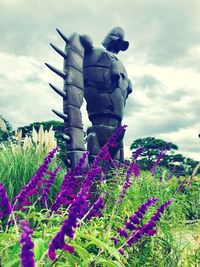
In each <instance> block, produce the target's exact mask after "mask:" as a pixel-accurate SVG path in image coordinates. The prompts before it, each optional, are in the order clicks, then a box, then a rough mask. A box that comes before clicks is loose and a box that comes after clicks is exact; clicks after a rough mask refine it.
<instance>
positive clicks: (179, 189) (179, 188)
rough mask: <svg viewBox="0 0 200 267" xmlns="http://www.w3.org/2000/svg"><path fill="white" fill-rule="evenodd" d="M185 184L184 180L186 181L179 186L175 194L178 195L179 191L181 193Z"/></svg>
mask: <svg viewBox="0 0 200 267" xmlns="http://www.w3.org/2000/svg"><path fill="white" fill-rule="evenodd" d="M185 183H186V179H184V180H183V181H182V183H181V184H180V185H179V187H178V188H177V190H176V192H175V194H176V193H178V192H179V191H181V189H182V188H183V186H184V184H185Z"/></svg>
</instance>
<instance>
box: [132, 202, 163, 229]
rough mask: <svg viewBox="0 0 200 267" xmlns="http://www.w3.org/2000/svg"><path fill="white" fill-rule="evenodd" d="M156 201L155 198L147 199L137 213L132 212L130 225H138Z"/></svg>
mask: <svg viewBox="0 0 200 267" xmlns="http://www.w3.org/2000/svg"><path fill="white" fill-rule="evenodd" d="M157 201H158V199H157V198H156V197H152V198H149V199H148V200H147V201H146V202H145V203H143V204H142V205H141V206H140V207H139V208H138V210H137V211H135V212H134V214H133V216H130V217H129V220H130V223H133V224H140V220H141V219H142V218H143V217H144V215H145V214H146V212H147V209H148V208H149V207H150V206H152V205H154V204H155V203H156V202H157Z"/></svg>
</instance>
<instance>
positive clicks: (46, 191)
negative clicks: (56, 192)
mask: <svg viewBox="0 0 200 267" xmlns="http://www.w3.org/2000/svg"><path fill="white" fill-rule="evenodd" d="M60 168H61V166H58V167H56V168H55V169H54V170H53V171H52V172H50V174H51V175H50V177H49V179H48V180H47V181H46V185H45V187H44V188H43V189H42V193H41V196H42V201H43V203H44V205H46V203H47V200H48V194H49V192H50V190H51V187H52V185H53V183H54V181H55V178H56V175H57V173H58V171H59V170H60Z"/></svg>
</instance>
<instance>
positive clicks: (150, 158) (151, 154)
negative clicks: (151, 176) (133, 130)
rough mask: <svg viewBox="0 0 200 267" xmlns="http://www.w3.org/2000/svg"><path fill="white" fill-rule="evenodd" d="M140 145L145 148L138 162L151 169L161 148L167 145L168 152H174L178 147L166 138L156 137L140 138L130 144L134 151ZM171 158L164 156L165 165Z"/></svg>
mask: <svg viewBox="0 0 200 267" xmlns="http://www.w3.org/2000/svg"><path fill="white" fill-rule="evenodd" d="M140 147H143V148H144V151H143V152H142V153H141V155H140V157H139V160H138V164H139V165H140V167H141V168H142V169H143V170H149V169H150V168H151V167H152V163H153V162H154V161H155V160H156V158H157V156H158V155H159V153H160V151H161V149H162V148H163V147H166V151H167V152H169V151H170V152H171V153H172V152H174V150H177V149H178V147H177V146H176V145H175V144H173V143H167V142H166V141H164V140H161V139H156V138H154V137H146V138H139V139H137V140H135V141H133V143H132V144H131V146H130V149H131V150H133V153H134V152H135V151H136V150H137V149H138V148H140ZM168 160H169V159H168V158H167V157H166V154H165V157H164V162H165V165H166V164H167V161H168Z"/></svg>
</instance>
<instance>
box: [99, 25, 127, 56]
mask: <svg viewBox="0 0 200 267" xmlns="http://www.w3.org/2000/svg"><path fill="white" fill-rule="evenodd" d="M102 45H103V46H104V47H105V48H106V50H108V51H110V52H113V53H115V54H117V53H119V51H126V50H127V49H128V47H129V42H127V41H125V40H124V30H123V29H122V28H121V27H115V28H113V29H112V30H111V31H110V32H109V33H108V34H107V35H106V37H105V39H104V40H103V42H102Z"/></svg>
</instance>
